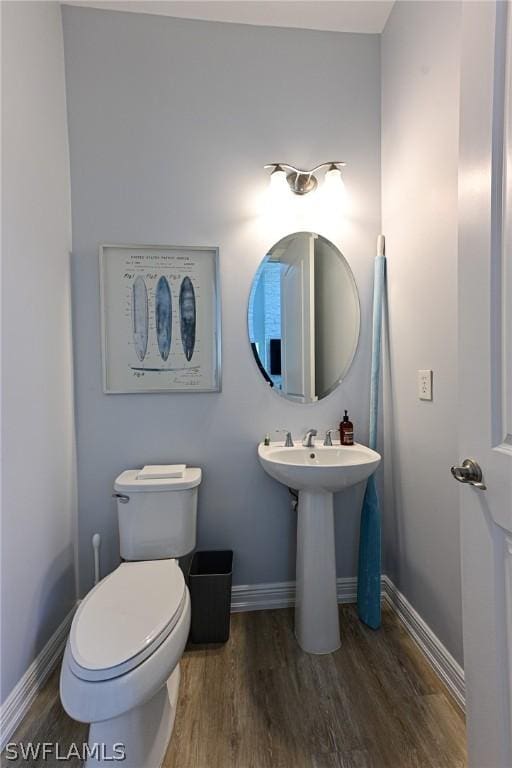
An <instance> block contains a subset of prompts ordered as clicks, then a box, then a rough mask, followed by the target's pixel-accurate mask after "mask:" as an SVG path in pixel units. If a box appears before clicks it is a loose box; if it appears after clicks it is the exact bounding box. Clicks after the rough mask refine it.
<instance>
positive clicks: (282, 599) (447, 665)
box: [231, 576, 465, 710]
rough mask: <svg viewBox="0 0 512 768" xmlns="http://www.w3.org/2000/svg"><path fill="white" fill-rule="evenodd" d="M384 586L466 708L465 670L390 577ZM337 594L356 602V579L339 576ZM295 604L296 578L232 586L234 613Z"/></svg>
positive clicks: (344, 600) (386, 596) (384, 579)
mask: <svg viewBox="0 0 512 768" xmlns="http://www.w3.org/2000/svg"><path fill="white" fill-rule="evenodd" d="M381 589H382V592H381V594H382V598H383V600H385V602H386V603H387V604H388V605H389V606H390V608H392V610H393V611H394V612H395V613H396V615H397V616H398V618H399V620H400V621H401V623H402V625H403V627H404V628H405V630H406V631H407V632H408V634H409V635H410V636H411V637H412V639H413V640H414V641H415V643H416V644H417V645H418V647H419V649H420V650H421V652H422V653H423V655H424V656H425V658H426V659H427V661H428V662H429V663H430V665H431V666H432V667H433V669H434V671H435V672H436V673H437V675H438V676H439V677H440V678H441V680H442V681H443V682H444V684H445V685H446V686H447V688H448V689H449V690H450V692H451V693H452V695H453V697H454V699H455V701H456V702H457V704H458V705H459V706H460V707H461V708H462V709H463V710H464V708H465V685H464V670H463V669H462V668H461V667H460V666H459V664H458V663H457V662H456V661H455V659H454V658H453V656H451V654H450V653H449V652H448V651H447V649H446V648H445V647H444V645H443V644H442V642H441V641H440V640H439V638H438V637H437V635H435V634H434V632H432V630H431V629H430V627H429V626H428V625H427V624H426V623H425V621H423V619H422V618H421V616H420V615H419V614H418V613H417V611H415V609H414V608H413V607H412V605H411V604H410V603H409V601H408V600H407V599H406V598H405V597H404V596H403V595H402V593H401V592H400V591H399V589H398V588H397V587H396V586H395V585H394V584H393V582H392V581H391V579H390V578H389V577H388V576H383V577H382V587H381ZM337 594H338V603H355V601H356V598H357V579H356V578H340V579H337ZM294 605H295V582H294V581H285V582H274V583H270V584H251V585H249V584H243V585H239V586H234V587H233V588H232V593H231V611H232V613H239V612H242V611H265V610H269V609H272V608H290V607H293V606H294Z"/></svg>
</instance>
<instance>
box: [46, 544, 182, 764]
mask: <svg viewBox="0 0 512 768" xmlns="http://www.w3.org/2000/svg"><path fill="white" fill-rule="evenodd" d="M189 628H190V597H189V593H188V589H187V587H186V585H185V581H184V578H183V574H182V572H181V570H180V568H179V565H178V563H177V561H176V560H175V559H166V560H153V561H140V562H127V563H122V564H121V565H120V566H119V567H118V568H117V569H116V570H115V571H114V572H113V573H111V574H110V575H109V576H107V577H106V578H105V579H103V580H102V581H101V582H100V583H99V584H98V585H97V586H96V587H95V588H94V589H93V590H92V591H91V592H90V593H89V594H88V595H87V597H86V598H85V599H84V600H83V601H82V603H81V604H80V606H79V608H78V610H77V613H76V615H75V618H74V620H73V624H72V628H71V633H70V636H69V638H68V642H67V645H66V650H65V653H64V659H63V663H62V671H61V681H60V694H61V700H62V703H63V706H64V708H65V710H66V711H67V713H68V714H69V715H70V716H71V717H73V718H74V719H75V720H79V721H81V722H86V723H90V724H91V726H90V732H89V743H88V749H89V757H88V759H87V762H86V766H87V768H90V767H91V766H93V765H99V764H102V763H103V764H104V762H105V758H106V757H110V758H111V759H112V757H113V756H114V755H116V754H117V755H120V754H121V752H122V753H124V755H125V759H124V760H123V761H122V763H121V764H122V765H123V767H124V768H160V766H161V764H162V761H163V758H164V756H165V751H166V749H167V745H168V743H169V739H170V736H171V732H172V728H173V724H174V717H175V713H176V700H177V695H178V686H179V675H180V672H179V660H180V658H181V655H182V653H183V650H184V648H185V645H186V642H187V637H188V632H189ZM96 745H97V746H96Z"/></svg>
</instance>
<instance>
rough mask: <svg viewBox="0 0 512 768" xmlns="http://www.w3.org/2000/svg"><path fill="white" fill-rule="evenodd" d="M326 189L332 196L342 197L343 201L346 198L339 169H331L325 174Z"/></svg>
mask: <svg viewBox="0 0 512 768" xmlns="http://www.w3.org/2000/svg"><path fill="white" fill-rule="evenodd" d="M324 184H325V189H326V191H328V192H329V193H330V194H333V195H338V196H341V197H342V199H345V197H346V194H347V192H346V188H345V183H344V181H343V177H342V175H341V171H340V169H339V168H329V170H328V171H327V173H326V174H325V180H324Z"/></svg>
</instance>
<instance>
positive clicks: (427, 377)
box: [418, 370, 432, 400]
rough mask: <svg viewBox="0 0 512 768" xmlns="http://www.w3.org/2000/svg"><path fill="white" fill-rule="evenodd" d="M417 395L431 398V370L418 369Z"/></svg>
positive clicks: (422, 398)
mask: <svg viewBox="0 0 512 768" xmlns="http://www.w3.org/2000/svg"><path fill="white" fill-rule="evenodd" d="M418 397H419V399H420V400H432V371H430V370H427V371H418Z"/></svg>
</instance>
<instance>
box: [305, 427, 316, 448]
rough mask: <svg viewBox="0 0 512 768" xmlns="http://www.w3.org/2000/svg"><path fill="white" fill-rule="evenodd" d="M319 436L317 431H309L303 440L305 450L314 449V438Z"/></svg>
mask: <svg viewBox="0 0 512 768" xmlns="http://www.w3.org/2000/svg"><path fill="white" fill-rule="evenodd" d="M316 434H318V433H317V430H316V429H308V431H307V432H306V434H305V435H304V438H303V440H302V445H303V446H304V447H305V448H313V438H314V436H315V435H316Z"/></svg>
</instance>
